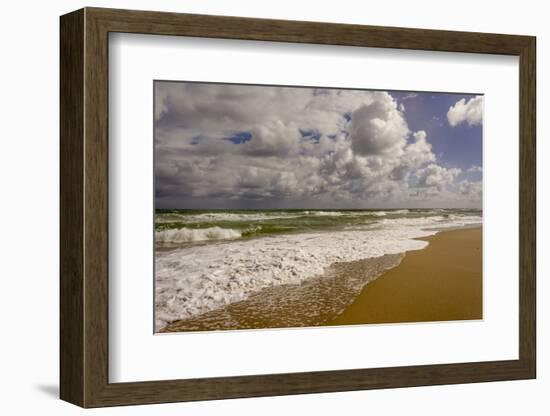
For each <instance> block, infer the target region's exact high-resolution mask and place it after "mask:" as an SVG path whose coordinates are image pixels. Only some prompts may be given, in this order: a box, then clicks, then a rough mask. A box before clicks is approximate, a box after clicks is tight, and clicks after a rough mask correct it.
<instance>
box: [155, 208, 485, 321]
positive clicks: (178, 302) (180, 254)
mask: <svg viewBox="0 0 550 416" xmlns="http://www.w3.org/2000/svg"><path fill="white" fill-rule="evenodd" d="M476 218H477V223H480V222H481V217H476ZM461 220H462V222H464V221H465V220H464V217H462V218H461ZM443 221H445V218H444V217H429V218H414V219H411V218H402V219H393V220H386V219H384V220H382V221H381V223H383V222H385V224H383V225H382V227H380V228H378V229H363V230H348V231H346V230H343V231H336V232H320V233H305V234H288V235H277V236H270V237H264V238H260V239H253V240H239V241H233V242H228V243H219V244H210V245H206V246H195V247H188V248H183V249H178V250H174V251H170V252H164V253H157V255H156V258H155V267H156V272H155V279H156V285H155V305H156V308H155V313H156V322H155V326H156V328H157V329H160V328H162V327H163V326H164V325H166V324H167V323H168V322H171V321H174V320H177V319H185V318H189V317H191V316H195V315H199V314H201V313H205V312H208V311H210V310H214V309H217V308H220V307H223V306H225V305H227V304H229V303H233V302H238V301H241V300H244V299H246V298H247V297H248V296H249V295H250V294H251V293H253V292H256V291H258V290H261V289H263V288H265V287H269V286H273V285H281V284H298V283H300V282H302V281H304V280H306V279H309V278H311V277H314V276H318V275H319V274H321V273H323V271H324V270H325V268H326V267H328V266H329V265H331V264H332V263H335V262H349V261H354V260H360V259H365V258H372V257H379V256H382V255H384V254H395V253H402V252H405V251H410V250H419V249H422V248H424V247H426V245H427V243H426V242H425V241H420V240H415V238H419V237H426V236H429V235H433V234H435V233H436V232H437V231H435V230H433V229H432V230H426V229H425V228H426V227H433V226H434V225H437V226H438V228H440V227H453V226H454V227H456V226H460V225H461V223H459V222H458V221H449V220H448V219H447V220H446V222H445V223H443ZM469 221H471V223H472V224H473V223H474V222H473V221H474V218H471V219H470V220H469Z"/></svg>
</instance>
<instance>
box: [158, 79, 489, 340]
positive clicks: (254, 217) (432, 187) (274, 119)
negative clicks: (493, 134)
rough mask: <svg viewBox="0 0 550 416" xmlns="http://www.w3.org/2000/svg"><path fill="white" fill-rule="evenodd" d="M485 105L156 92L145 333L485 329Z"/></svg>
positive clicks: (298, 93) (479, 98)
mask: <svg viewBox="0 0 550 416" xmlns="http://www.w3.org/2000/svg"><path fill="white" fill-rule="evenodd" d="M482 160H483V95H482V94H479V93H475V92H468V93H457V92H428V91H427V92H421V91H401V90H399V91H398V90H368V89H343V88H327V87H309V86H308V87H305V86H275V85H252V84H228V83H211V82H187V81H168V80H167V81H164V80H157V81H154V182H155V195H154V198H155V201H154V202H155V210H154V213H152V215H154V230H153V232H154V256H155V261H154V320H155V322H154V332H155V333H176V332H194V331H220V330H260V329H274V328H304V327H327V326H346V325H368V324H404V323H415V322H438V321H465V320H480V319H483V275H482V264H483V251H482V247H483V245H482V241H483V232H482V225H483V210H482V178H483V166H482Z"/></svg>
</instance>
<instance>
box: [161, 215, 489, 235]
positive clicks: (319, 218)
mask: <svg viewBox="0 0 550 416" xmlns="http://www.w3.org/2000/svg"><path fill="white" fill-rule="evenodd" d="M481 214H482V213H481V211H480V210H475V209H385V210H380V209H373V210H185V209H158V210H156V212H155V230H156V232H157V236H163V240H164V241H166V240H168V241H169V237H167V235H168V234H167V233H166V231H167V230H184V231H185V232H186V234H185V237H181V233H180V237H179V238H180V240H181V239H182V238H183V239H189V241H190V242H191V241H197V240H219V239H225V238H224V237H226V238H230V239H234V238H251V237H261V236H267V235H272V234H280V233H300V232H311V231H321V230H330V229H342V228H354V227H361V228H364V227H365V226H376V225H377V224H392V223H404V224H407V223H411V224H413V223H415V222H417V221H425V220H428V221H431V222H434V223H437V222H441V223H444V222H448V221H456V220H460V219H461V218H464V219H472V218H479V219H480V218H481ZM193 230H202V231H197V232H195V233H194V232H193ZM224 230H227V233H224V232H223V231H224ZM163 232H164V233H163ZM232 232H234V233H232ZM171 235H174V232H172V233H171ZM237 236H238V237H237ZM180 242H181V241H180Z"/></svg>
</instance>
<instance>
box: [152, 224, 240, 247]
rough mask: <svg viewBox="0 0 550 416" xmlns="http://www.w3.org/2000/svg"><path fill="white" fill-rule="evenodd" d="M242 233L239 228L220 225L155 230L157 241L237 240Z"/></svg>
mask: <svg viewBox="0 0 550 416" xmlns="http://www.w3.org/2000/svg"><path fill="white" fill-rule="evenodd" d="M241 237H242V233H241V232H240V231H237V230H232V229H228V228H220V227H210V228H199V229H192V228H180V229H175V230H162V231H156V232H155V241H156V242H157V243H192V242H195V241H208V240H235V239H237V238H241Z"/></svg>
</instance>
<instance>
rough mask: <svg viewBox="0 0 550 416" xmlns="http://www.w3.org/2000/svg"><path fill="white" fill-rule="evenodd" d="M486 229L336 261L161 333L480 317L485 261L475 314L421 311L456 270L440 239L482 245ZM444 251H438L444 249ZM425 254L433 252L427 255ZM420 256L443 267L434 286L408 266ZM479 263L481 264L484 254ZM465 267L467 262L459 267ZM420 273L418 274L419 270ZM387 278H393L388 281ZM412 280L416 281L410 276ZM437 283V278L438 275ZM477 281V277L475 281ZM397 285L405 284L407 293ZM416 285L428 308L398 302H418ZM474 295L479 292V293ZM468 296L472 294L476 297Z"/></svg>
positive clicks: (442, 232)
mask: <svg viewBox="0 0 550 416" xmlns="http://www.w3.org/2000/svg"><path fill="white" fill-rule="evenodd" d="M481 231H482V226H481V225H479V226H473V227H472V226H468V227H460V228H453V229H451V230H449V229H442V230H437V234H435V235H433V236H429V237H423V238H417V239H416V240H420V241H426V242H428V245H427V246H426V247H424V248H422V249H418V250H409V251H406V252H403V253H399V254H394V255H384V256H381V257H375V258H367V259H362V260H357V261H351V262H341V263H333V264H332V265H331V266H330V267H328V268H327V270H326V272H325V273H323V275H321V276H319V277H316V278H313V279H308V281H305V282H303V283H302V284H298V285H295V284H294V285H293V284H288V285H280V286H273V287H268V288H266V289H262V290H260V291H259V292H257V293H254V294H252V295H251V296H250V297H249V298H247V299H245V300H243V301H240V302H235V303H231V304H228V305H226V306H224V307H222V308H219V309H215V310H212V311H210V312H206V313H204V314H201V315H197V316H194V317H190V318H188V319H183V320H176V321H173V322H171V323H169V324H168V325H166V326H164V327H163V328H161V329H159V331H158V332H160V333H172V332H195V331H219V330H246V329H270V328H273V329H274V328H304V327H319V326H340V325H359V324H374V323H402V322H425V321H448V320H464V319H480V318H481V263H480V265H479V283H480V284H479V288H478V289H479V302H478V303H479V305H477V303H476V302H474V303H476V305H477V306H474V308H473V309H474V310H475V311H474V313H473V314H472V313H470V314H468V313H466V314H464V313H462V315H461V314H458V315H457V314H456V313H455V314H452V313H451V314H450V315H449V313H448V312H449V311H447V312H445V311H443V310H442V309H441V308H439V309H436V310H433V311H432V314H431V315H429V314H428V315H426V314H425V313H424V314H420V315H419V314H418V310H419V309H426V308H428V309H430V306H429V305H430V304H432V303H433V302H430V299H429V298H430V297H431V296H433V297H434V298H436V297H437V294H434V293H433V292H434V290H435V291H436V292H438V291H441V288H440V287H439V286H438V285H437V284H434V281H433V280H434V276H435V275H437V273H439V274H442V273H445V270H444V268H443V269H441V266H442V265H446V266H448V267H451V268H452V267H453V265H456V264H455V262H453V261H450V262H449V261H443V262H441V261H439V262H438V261H437V259H434V258H433V254H432V251H433V246H434V245H435V246H436V248H437V247H439V249H440V248H441V247H440V246H441V240H447V239H449V236H451V239H452V236H453V235H455V234H458V235H461V234H462V235H463V233H467V234H468V233H472V232H473V233H474V234H475V233H477V234H479V244H481ZM474 240H475V239H474ZM472 241H473V240H472ZM444 245H445V242H444ZM430 247H431V249H430ZM467 248H468V247H461V248H460V249H459V251H460V252H464V249H466V251H468V250H467ZM439 249H438V250H436V251H439ZM425 252H427V253H428V254H427V255H426V254H425ZM421 253H422V255H421ZM440 254H441V253H440ZM470 254H471V253H470ZM479 254H481V252H480V253H479ZM418 255H420V258H421V259H420V263H421V266H422V264H423V267H424V268H426V267H428V268H429V267H430V265H432V266H433V265H434V264H436V263H437V264H438V265H439V266H438V267H439V272H437V273H435V275H434V273H431V274H430V276H431V277H430V279H428V283H429V284H427V282H426V281H424V282H423V283H422V284H418V283H419V282H418V276H415V273H416V274H418V264H416V265H415V266H414V267H413V268H412V269H411V267H410V265H409V263H410V262H411V259H413V262H417V263H418V261H417V260H418V259H416V258H417V256H418ZM415 259H416V260H415ZM479 260H480V261H481V255H480V256H479ZM403 262H405V266H406V267H405V269H403ZM461 263H463V262H459V263H457V264H461ZM438 267H436V269H437V268H438ZM415 269H417V270H416V271H415ZM396 270H399V272H396ZM403 270H404V271H403ZM392 273H393V274H395V273H397V275H398V276H399V275H404V276H405V281H409V283H410V282H415V284H414V285H413V287H412V288H411V287H409V288H408V289H403V288H406V287H408V286H407V284H406V283H407V282H405V283H404V282H403V281H402V280H403V276H402V277H401V278H397V279H395V278H394V279H392V278H391V276H392ZM388 275H389V277H390V279H387V278H388ZM411 276H413V277H412V278H411ZM424 277H425V276H424ZM435 279H436V280H437V277H435ZM380 280H384V282H385V283H384V284H383V285H380V284H376V282H378V281H380ZM421 280H422V279H421ZM424 280H426V279H424ZM474 280H476V279H475V278H474ZM429 281H431V282H429ZM379 286H381V288H379ZM398 286H402V288H401V289H402V290H401V289H400V288H399V287H398ZM409 286H410V284H409ZM474 286H475V285H474ZM373 287H374V290H373V289H372V288H373ZM415 287H416V288H417V291H416V292H425V293H421V294H422V296H423V298H424V301H423V302H422V303H424V304H425V306H424V308H422V307H420V308H419V307H417V308H416V311H415V310H414V308H411V305H410V304H408V305H407V303H406V302H405V303H403V299H400V298H399V297H397V298H395V293H401V294H403V290H406V292H407V293H405V295H406V296H405V298H404V299H405V300H406V299H410V298H411V295H412V297H413V298H418V297H419V294H418V293H416V292H415V291H414V290H413V289H415ZM476 287H477V286H476ZM473 292H477V289H476V290H474V291H473ZM365 293H367V294H365ZM415 293H416V294H415ZM422 296H421V297H422ZM469 296H471V293H470V295H469ZM373 297H374V298H377V301H376V302H373V301H372V299H373ZM474 297H475V295H474ZM454 298H455V299H456V298H461V296H454ZM470 303H471V302H470ZM388 305H393V307H392V308H388ZM400 305H401V306H400ZM396 308H397V309H398V310H399V309H400V310H401V312H402V314H401V315H399V314H398V315H395V309H396ZM470 309H472V308H470ZM451 310H452V308H451ZM477 310H479V317H477ZM384 311H386V312H387V313H386V315H384V313H385V312H384ZM411 311H412V313H411ZM403 312H405V315H403Z"/></svg>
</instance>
